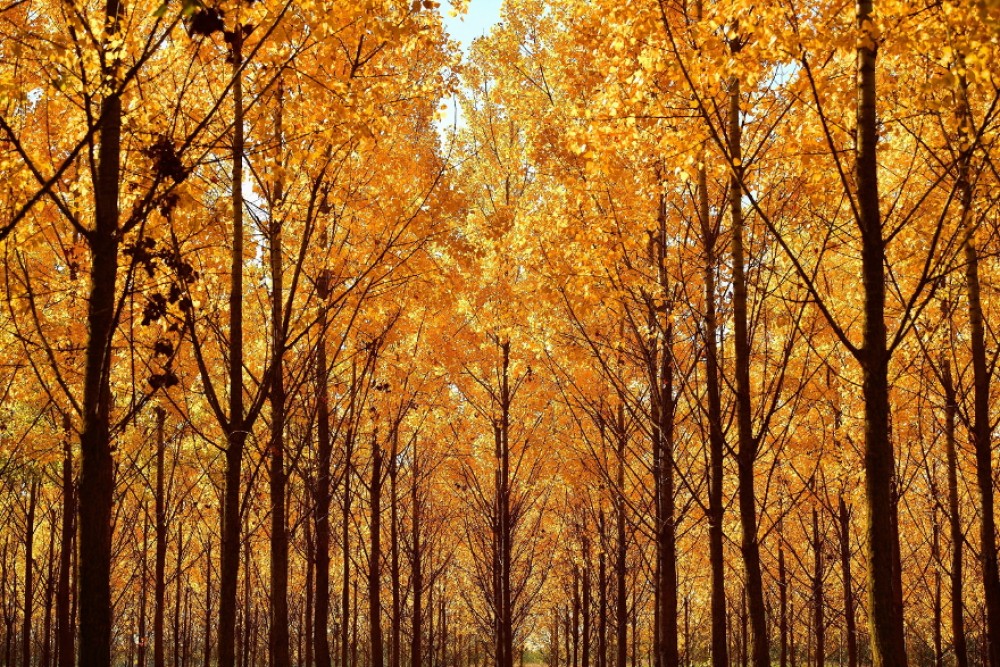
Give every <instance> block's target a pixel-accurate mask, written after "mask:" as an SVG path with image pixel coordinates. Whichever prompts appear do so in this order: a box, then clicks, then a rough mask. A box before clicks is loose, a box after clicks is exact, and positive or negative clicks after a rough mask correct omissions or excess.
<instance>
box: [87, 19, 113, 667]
mask: <svg viewBox="0 0 1000 667" xmlns="http://www.w3.org/2000/svg"><path fill="white" fill-rule="evenodd" d="M121 11H122V7H121V3H120V0H107V1H106V4H105V9H104V15H105V21H106V25H107V28H106V29H105V35H106V40H107V41H108V42H110V41H112V40H114V39H115V37H116V36H117V34H118V32H119V20H120V18H121ZM116 62H117V60H116V59H114V58H108V59H107V64H106V65H105V68H104V70H105V71H104V75H105V78H106V79H107V80H108V81H109V83H110V84H111V85H110V86H109V88H110V91H109V92H108V93H107V94H106V95H105V97H104V99H103V101H102V102H101V108H100V115H99V120H98V124H99V140H100V146H99V147H98V151H97V154H98V162H97V173H96V174H95V184H94V185H95V187H94V191H95V198H94V209H95V210H94V214H95V215H94V218H95V219H94V227H93V229H91V230H90V231H89V233H88V234H87V237H86V238H87V242H88V244H89V246H90V253H91V266H90V294H89V299H88V304H87V306H88V307H87V331H88V339H87V348H86V361H85V370H84V386H83V405H82V412H83V431H82V433H81V434H80V454H81V457H80V496H81V497H82V498H86V499H87V501H86V502H83V503H80V504H79V505H78V511H79V514H80V525H79V529H80V555H79V561H80V589H79V605H80V616H79V619H80V654H79V655H80V665H81V666H82V667H111V531H112V526H111V518H112V507H113V504H114V482H115V480H114V460H113V457H112V446H111V403H112V397H111V381H110V370H111V365H112V362H111V356H112V348H111V339H112V336H113V334H114V327H115V293H116V289H117V287H116V286H117V274H118V249H119V242H120V238H119V234H118V232H119V202H118V194H119V188H120V185H121V184H120V180H121V129H122V103H121V98H120V96H119V93H118V92H117V91H116V90H115V86H114V83H113V82H114V81H116V80H117V78H118V76H117V71H116V65H115V63H116Z"/></svg>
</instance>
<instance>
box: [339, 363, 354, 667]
mask: <svg viewBox="0 0 1000 667" xmlns="http://www.w3.org/2000/svg"><path fill="white" fill-rule="evenodd" d="M356 385H357V378H356V377H355V378H354V382H353V383H352V386H351V392H352V411H351V415H350V416H349V417H348V418H349V419H353V418H354V416H353V394H354V392H355V387H356ZM346 448H347V455H346V461H345V463H344V465H345V468H344V502H343V510H344V515H343V517H341V519H342V526H341V535H340V538H341V560H342V566H343V576H342V583H343V588H342V589H341V600H340V602H341V611H340V618H341V647H340V650H341V661H340V664H341V667H348V666H350V667H356V666H355V665H354V661H353V659H351V655H352V653H353V651H351V644H352V642H351V641H350V631H351V624H350V622H349V621H350V619H352V614H351V533H350V527H351V478H352V476H353V475H352V472H353V465H354V464H353V462H352V460H351V458H352V455H353V448H354V429H353V426H349V427H348V429H347V443H346ZM354 621H355V622H356V621H357V619H354Z"/></svg>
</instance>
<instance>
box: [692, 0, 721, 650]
mask: <svg viewBox="0 0 1000 667" xmlns="http://www.w3.org/2000/svg"><path fill="white" fill-rule="evenodd" d="M699 9H700V3H699ZM706 181H707V179H706V176H705V170H704V168H702V169H699V170H698V217H699V220H700V221H701V227H702V239H703V242H704V245H705V392H706V395H707V397H708V441H709V471H708V551H709V563H710V567H711V612H712V667H729V644H728V640H727V638H726V581H725V552H724V551H723V532H722V522H723V511H724V509H723V503H722V485H723V469H722V462H723V457H724V456H725V438H724V435H723V433H724V432H723V417H722V398H721V394H720V390H719V349H718V342H717V337H718V331H719V325H718V318H717V315H716V306H715V299H716V294H715V293H716V281H715V271H716V267H717V265H718V257H717V255H716V250H715V244H716V241H717V239H718V234H717V232H716V231H715V230H714V229H712V226H711V221H710V219H709V208H708V184H707V182H706Z"/></svg>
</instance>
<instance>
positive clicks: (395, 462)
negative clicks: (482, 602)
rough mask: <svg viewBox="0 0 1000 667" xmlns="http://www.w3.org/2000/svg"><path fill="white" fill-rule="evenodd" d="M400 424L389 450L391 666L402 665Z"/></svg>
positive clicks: (397, 666)
mask: <svg viewBox="0 0 1000 667" xmlns="http://www.w3.org/2000/svg"><path fill="white" fill-rule="evenodd" d="M398 448H399V426H398V425H397V426H396V427H395V428H394V429H393V432H392V450H391V451H390V452H389V455H390V457H391V460H390V461H389V483H390V488H389V570H390V578H391V584H392V618H391V620H390V629H389V633H390V641H389V667H400V659H399V650H400V638H401V632H402V614H403V611H402V605H403V601H402V587H403V584H402V582H401V581H400V571H399V490H398V487H397V485H396V483H397V481H398V480H397V478H398V476H399V452H398V451H397V450H398Z"/></svg>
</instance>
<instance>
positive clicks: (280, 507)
mask: <svg viewBox="0 0 1000 667" xmlns="http://www.w3.org/2000/svg"><path fill="white" fill-rule="evenodd" d="M281 97H282V89H281V85H280V83H279V86H278V93H277V98H278V99H277V112H276V118H275V135H276V141H277V145H278V146H279V147H280V146H281V136H282V99H281ZM283 197H284V192H283V186H282V183H281V179H278V182H277V183H276V184H275V188H274V193H273V198H274V201H275V202H280V201H281V200H282V198H283ZM269 223H270V225H269V226H270V243H269V244H268V245H269V251H270V252H269V255H270V273H271V377H270V385H271V386H270V389H269V391H268V400H269V402H270V405H271V434H270V435H271V441H270V447H269V454H270V456H269V464H270V465H269V469H268V477H269V487H270V496H271V568H270V584H271V594H270V596H269V598H268V602H269V605H270V621H271V622H270V627H269V632H268V644H269V647H270V651H269V652H268V656H269V658H270V665H271V667H289V664H290V657H289V638H288V627H289V621H288V528H287V519H286V517H285V496H286V493H287V492H286V487H287V485H288V481H287V473H286V471H285V377H284V376H285V364H284V360H285V336H284V328H285V327H284V304H283V298H284V294H283V291H284V275H283V271H284V267H283V262H282V254H281V221H280V220H279V219H278V217H277V216H276V215H271V216H270V219H269Z"/></svg>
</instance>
